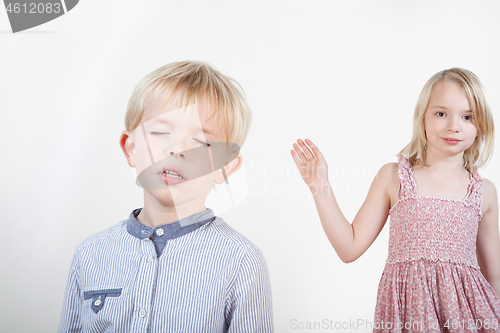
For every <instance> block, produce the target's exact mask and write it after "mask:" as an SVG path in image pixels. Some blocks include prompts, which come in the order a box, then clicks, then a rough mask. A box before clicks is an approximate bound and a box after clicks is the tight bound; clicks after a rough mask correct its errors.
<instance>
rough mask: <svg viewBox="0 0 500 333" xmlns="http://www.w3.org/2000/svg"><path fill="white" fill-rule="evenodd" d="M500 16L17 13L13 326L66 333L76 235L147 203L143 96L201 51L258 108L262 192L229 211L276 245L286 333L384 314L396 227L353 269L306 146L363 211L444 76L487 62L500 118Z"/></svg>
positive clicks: (4, 314)
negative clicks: (153, 81) (134, 129)
mask: <svg viewBox="0 0 500 333" xmlns="http://www.w3.org/2000/svg"><path fill="white" fill-rule="evenodd" d="M498 17H500V2H498V1H422V0H419V1H396V0H394V1H361V0H357V1H326V0H325V1H320V0H312V1H283V0H281V1H280V0H276V1H262V0H255V1H229V0H212V1H210V0H204V1H201V0H200V1H180V0H170V1H160V0H145V1H139V0H120V1H118V0H107V1H97V0H84V1H81V2H80V3H79V4H78V5H77V6H76V7H75V8H74V9H73V10H72V11H70V12H69V13H68V14H66V15H64V16H62V17H60V18H59V19H56V20H54V21H52V22H49V23H47V24H45V25H42V26H39V27H36V28H33V29H31V30H29V31H26V32H24V33H18V34H12V33H10V26H9V22H8V18H7V14H6V13H5V11H4V10H3V9H0V149H1V155H0V156H1V171H2V172H1V176H0V177H1V178H0V189H1V190H0V194H1V197H0V199H1V200H0V205H1V206H0V211H1V214H2V218H1V220H0V221H1V222H0V223H1V226H0V234H1V241H0V253H1V256H0V260H1V261H0V270H1V273H0V295H2V301H1V302H0V331H1V332H29V333H31V332H37V333H42V332H54V331H55V330H56V327H57V324H58V320H59V314H60V310H61V304H62V298H63V294H64V289H65V283H66V277H67V274H68V271H69V265H70V261H71V258H72V256H73V251H74V249H75V247H76V246H77V244H79V243H80V242H81V241H82V240H83V239H85V238H86V237H88V236H90V235H91V234H93V233H96V232H98V231H101V230H103V229H105V228H108V227H110V226H112V225H114V224H115V223H117V222H118V221H120V220H122V219H125V218H127V217H128V215H129V213H130V212H131V211H132V210H133V209H135V208H137V207H141V206H142V190H141V189H140V188H138V187H137V186H136V185H135V183H134V178H133V177H132V173H131V170H130V168H129V166H128V165H127V163H126V160H125V158H124V156H123V154H122V152H121V150H120V148H119V145H118V138H119V135H120V133H121V131H122V130H123V129H124V124H123V120H124V114H125V108H126V104H127V102H128V99H129V97H130V94H131V92H132V89H133V88H134V86H135V85H136V83H137V82H138V81H139V80H140V79H141V78H142V77H143V76H144V75H146V74H147V73H149V72H150V71H152V70H153V69H156V68H157V67H159V66H162V65H164V64H166V63H169V62H173V61H178V60H185V59H199V60H204V61H207V62H209V63H211V64H214V65H215V66H216V67H217V68H218V69H219V70H221V71H222V72H223V73H225V74H228V75H229V76H231V77H233V78H235V79H236V80H238V81H239V82H240V83H241V84H242V86H243V88H244V89H245V91H246V94H247V97H248V100H249V103H250V105H251V107H252V110H253V115H254V121H253V124H252V128H251V132H250V134H249V137H248V140H247V142H246V143H245V145H244V146H243V148H242V154H243V156H244V158H245V160H244V163H245V164H244V170H243V171H241V173H240V175H239V176H238V177H240V178H238V179H240V183H241V179H243V180H244V183H245V185H246V186H247V194H246V197H245V198H244V200H243V201H242V202H241V203H240V204H239V205H237V207H236V208H233V209H231V210H228V211H225V212H221V211H220V212H218V211H217V209H215V212H216V213H218V214H219V215H221V216H222V217H223V218H224V219H225V220H226V221H227V222H228V223H229V224H231V225H232V226H233V227H234V228H235V229H237V230H239V231H240V232H241V233H243V234H244V235H246V236H247V237H248V238H249V239H251V240H252V241H253V242H254V243H256V244H257V246H259V248H260V249H261V250H262V252H263V253H264V255H265V257H266V259H267V263H268V266H269V270H270V275H271V279H272V288H273V303H274V317H275V327H276V332H311V331H317V332H334V331H346V332H347V331H349V330H341V329H338V330H335V329H320V330H306V329H304V330H301V329H299V328H297V327H296V326H295V325H294V323H298V322H301V323H305V322H315V321H322V320H324V319H326V320H331V321H333V322H334V323H335V322H338V323H341V324H342V323H349V322H350V321H351V322H355V321H357V320H358V319H359V320H362V321H370V322H371V321H373V312H374V308H375V300H376V293H377V285H378V282H379V280H380V276H381V273H382V270H383V267H384V263H385V258H386V256H387V241H388V226H389V224H388V223H387V224H386V227H385V228H384V230H383V231H382V233H381V235H380V236H379V238H378V239H377V240H376V241H375V243H374V244H373V245H372V247H371V248H370V249H369V250H368V251H367V252H366V253H365V254H364V255H363V256H362V257H361V258H360V259H359V260H357V261H356V262H354V263H352V264H349V265H346V264H344V263H342V262H341V261H340V259H338V257H337V256H336V254H335V251H334V250H333V248H332V247H331V246H330V245H329V243H328V241H327V238H326V236H325V235H324V233H323V231H322V228H321V225H320V221H319V219H318V216H317V213H316V211H315V206H314V202H313V200H312V197H311V195H310V194H309V193H308V190H307V188H306V186H305V185H304V184H303V182H302V180H301V179H300V178H299V175H298V172H297V171H296V170H295V169H296V168H295V165H294V163H293V160H292V158H291V155H290V149H291V147H292V143H293V142H294V141H295V140H296V139H298V138H306V137H307V138H310V139H311V140H313V141H314V142H315V143H316V144H317V145H318V146H319V147H320V148H321V149H322V150H323V153H324V155H325V156H326V158H327V161H328V164H329V167H330V179H331V182H332V184H334V186H335V189H336V194H337V197H338V201H339V203H340V205H341V207H342V209H343V212H344V214H345V215H346V217H347V218H348V219H352V218H353V217H354V216H355V214H356V212H357V209H358V208H359V207H360V205H361V204H362V202H363V200H364V198H365V196H366V193H367V191H368V188H369V185H370V183H371V181H372V179H373V176H374V175H375V173H376V171H377V170H378V169H379V168H380V167H381V166H382V165H383V164H385V163H388V162H395V161H396V158H395V156H394V155H395V154H396V153H397V152H398V151H399V150H400V149H401V148H402V147H403V146H404V145H405V144H406V143H407V142H408V141H409V139H410V135H411V119H412V113H413V108H414V105H415V103H416V100H417V96H418V94H419V92H420V89H421V88H422V86H423V85H424V83H425V82H426V81H427V79H428V78H429V77H430V76H431V75H433V74H434V73H435V72H437V71H439V70H442V69H445V68H450V67H453V66H459V67H463V68H467V69H470V70H472V71H473V72H474V73H476V74H477V75H478V76H479V78H480V79H481V80H482V82H483V84H484V86H485V87H486V91H487V93H488V98H489V103H490V105H491V107H492V109H493V111H494V114H495V120H496V122H497V126H500V118H499V117H498V112H499V110H500V95H499V94H498V92H499V90H500V65H499V61H498V59H500V44H499V43H498V36H500V21H498ZM499 136H500V135H499ZM499 144H500V142H499V140H498V139H497V140H496V145H497V148H498V147H499ZM499 167H500V153H498V152H497V153H496V154H495V155H494V157H493V160H492V162H491V163H490V164H489V166H488V167H487V168H485V169H484V170H483V171H482V174H483V176H484V177H486V178H489V179H490V180H492V181H493V182H494V183H496V185H497V187H500V175H499V174H498V170H499ZM495 170H496V171H497V172H496V173H495ZM235 183H236V182H235ZM344 325H345V324H344ZM367 327H369V326H366V323H365V324H362V325H360V326H357V329H356V330H351V331H359V332H369V331H370V330H369V329H368V328H367Z"/></svg>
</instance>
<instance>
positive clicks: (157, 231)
mask: <svg viewBox="0 0 500 333" xmlns="http://www.w3.org/2000/svg"><path fill="white" fill-rule="evenodd" d="M164 233H165V231H163V229H157V230H156V234H157V235H158V236H163V234H164Z"/></svg>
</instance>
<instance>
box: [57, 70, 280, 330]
mask: <svg viewBox="0 0 500 333" xmlns="http://www.w3.org/2000/svg"><path fill="white" fill-rule="evenodd" d="M235 83H236V82H235ZM236 84H237V83H236ZM249 123H250V109H249V107H248V105H247V103H246V101H245V99H244V97H243V95H242V94H241V93H240V91H239V90H238V89H237V88H236V87H235V85H234V84H233V81H232V80H231V79H230V78H228V77H226V76H224V75H222V74H221V73H220V72H218V71H216V70H215V69H214V68H212V67H211V66H210V65H208V64H206V63H203V62H194V61H185V62H177V63H172V64H169V65H166V66H164V67H161V68H159V69H157V70H155V71H153V72H152V73H150V74H149V75H147V76H146V77H145V78H144V79H142V80H141V82H139V84H138V85H137V87H136V88H135V90H134V92H133V93H132V97H131V99H130V101H129V104H128V109H127V114H126V117H125V124H126V130H125V131H124V132H123V133H122V135H121V137H120V146H121V148H122V150H123V152H124V154H125V157H126V158H127V161H128V164H129V165H130V166H131V167H135V168H136V171H137V175H138V178H137V183H138V185H140V186H141V187H143V189H144V207H143V208H142V209H141V208H138V209H135V210H134V211H132V213H130V216H129V218H128V219H127V220H123V221H121V222H119V223H118V224H116V225H115V226H113V227H111V228H109V229H107V230H105V231H103V232H100V233H98V234H96V235H94V236H91V237H90V238H88V239H87V240H85V241H84V242H82V243H81V244H80V245H79V246H78V247H77V249H76V251H75V256H74V259H73V262H72V265H71V270H70V274H69V277H68V285H67V289H66V295H65V300H64V306H63V310H62V315H61V321H60V325H59V332H133V333H135V332H174V333H178V332H190V333H194V332H273V325H272V309H271V291H270V285H269V277H268V271H267V267H266V263H265V260H264V258H263V256H262V254H261V252H260V251H259V250H258V249H257V247H256V246H255V245H253V244H252V243H251V242H250V241H248V240H247V239H246V238H244V237H243V236H241V235H240V234H239V233H238V232H236V231H235V230H233V229H232V228H231V227H229V226H228V225H227V224H226V223H225V222H224V221H223V220H222V219H221V218H219V217H216V216H214V213H213V211H212V210H211V209H208V208H206V207H205V205H204V203H205V198H206V196H207V194H208V192H209V190H210V187H211V186H212V185H213V183H214V182H215V183H217V184H222V183H223V182H227V177H229V176H230V175H231V174H233V173H234V172H236V171H237V170H238V169H239V168H240V166H241V163H242V156H241V154H239V146H241V145H242V144H243V142H244V140H245V137H246V134H247V132H248V128H249Z"/></svg>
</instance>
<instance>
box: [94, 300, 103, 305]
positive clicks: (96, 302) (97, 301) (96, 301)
mask: <svg viewBox="0 0 500 333" xmlns="http://www.w3.org/2000/svg"><path fill="white" fill-rule="evenodd" d="M101 303H102V301H101V300H100V299H96V300H95V302H94V305H95V306H99V305H101Z"/></svg>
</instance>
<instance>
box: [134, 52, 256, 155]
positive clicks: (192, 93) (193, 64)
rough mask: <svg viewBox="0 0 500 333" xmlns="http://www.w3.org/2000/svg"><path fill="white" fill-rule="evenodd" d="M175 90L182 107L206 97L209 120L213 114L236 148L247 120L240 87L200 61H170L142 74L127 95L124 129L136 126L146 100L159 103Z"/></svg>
mask: <svg viewBox="0 0 500 333" xmlns="http://www.w3.org/2000/svg"><path fill="white" fill-rule="evenodd" d="M179 90H182V91H183V95H184V97H183V102H182V103H183V105H182V106H183V107H185V106H187V105H191V104H197V103H198V101H199V100H201V99H202V98H206V100H207V102H208V109H209V113H210V117H209V119H211V118H212V117H214V119H215V124H216V126H217V128H218V129H219V130H222V131H223V133H224V137H225V138H226V141H227V142H231V143H234V144H236V145H238V146H239V147H241V146H242V145H243V142H244V141H245V139H246V136H247V133H248V130H249V128H250V122H251V111H250V107H249V106H248V104H247V102H246V99H245V95H244V92H243V89H242V88H241V86H240V85H239V84H238V82H236V81H235V80H233V79H231V78H230V77H227V76H225V75H223V74H221V73H220V72H219V71H218V70H216V69H215V68H214V67H213V66H211V65H209V64H207V63H205V62H202V61H180V62H174V63H171V64H168V65H165V66H163V67H160V68H158V69H156V70H155V71H153V72H151V73H150V74H148V75H146V76H145V77H144V78H143V79H142V80H141V81H140V82H139V83H138V84H137V86H136V87H135V89H134V91H133V92H132V96H131V97H130V100H129V103H128V107H127V113H126V114H125V128H126V130H127V131H130V132H132V131H133V130H134V129H135V128H137V126H139V124H140V122H141V118H142V114H143V112H144V108H145V107H146V105H147V104H148V102H149V101H151V100H153V99H157V100H158V101H162V102H163V103H161V106H163V105H165V104H166V103H167V102H168V100H169V99H170V98H171V97H172V95H173V94H174V93H176V92H177V91H179ZM161 106H160V107H161Z"/></svg>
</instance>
